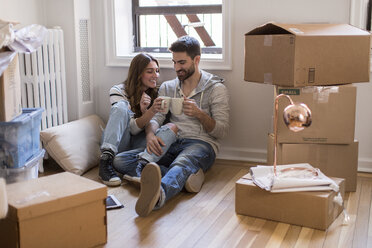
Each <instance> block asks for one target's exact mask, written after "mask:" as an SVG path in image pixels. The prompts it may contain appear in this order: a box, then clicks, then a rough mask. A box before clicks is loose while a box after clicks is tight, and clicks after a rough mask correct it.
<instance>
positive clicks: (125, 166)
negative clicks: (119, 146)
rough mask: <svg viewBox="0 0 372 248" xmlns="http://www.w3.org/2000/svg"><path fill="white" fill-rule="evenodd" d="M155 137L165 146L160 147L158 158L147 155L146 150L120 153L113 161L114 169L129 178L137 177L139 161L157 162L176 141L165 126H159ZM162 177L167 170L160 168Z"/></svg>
mask: <svg viewBox="0 0 372 248" xmlns="http://www.w3.org/2000/svg"><path fill="white" fill-rule="evenodd" d="M155 135H156V136H157V137H159V138H161V139H162V141H163V142H164V143H165V146H163V147H162V154H161V155H160V156H157V155H155V154H154V153H151V154H149V153H148V152H147V149H143V148H138V149H134V150H132V151H127V152H122V153H119V154H117V155H116V157H115V160H114V167H115V169H116V170H117V171H118V172H120V173H122V174H123V175H124V174H127V175H129V176H137V173H136V168H137V165H138V161H139V160H140V159H145V160H146V161H147V162H158V161H159V160H160V159H161V157H162V156H163V155H164V154H165V153H166V152H167V151H168V149H169V147H170V146H171V145H172V144H173V142H175V141H176V138H177V137H176V134H175V133H174V132H173V131H172V129H170V128H169V127H168V126H167V125H164V126H161V127H160V128H158V130H156V133H155ZM160 168H161V171H162V175H165V173H166V172H167V168H165V167H163V166H161V167H160Z"/></svg>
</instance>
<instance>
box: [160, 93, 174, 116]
mask: <svg viewBox="0 0 372 248" xmlns="http://www.w3.org/2000/svg"><path fill="white" fill-rule="evenodd" d="M160 98H161V99H162V101H161V108H162V110H161V111H160V113H162V114H167V113H168V111H169V106H170V102H171V99H172V98H171V97H169V96H161V97H160Z"/></svg>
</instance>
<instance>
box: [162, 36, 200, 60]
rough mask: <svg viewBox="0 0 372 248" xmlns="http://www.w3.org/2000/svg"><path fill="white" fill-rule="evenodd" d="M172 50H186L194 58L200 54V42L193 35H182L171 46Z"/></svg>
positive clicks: (170, 49)
mask: <svg viewBox="0 0 372 248" xmlns="http://www.w3.org/2000/svg"><path fill="white" fill-rule="evenodd" d="M169 51H171V52H186V53H187V55H188V56H190V57H191V58H192V59H194V58H195V56H197V55H200V43H199V41H198V40H197V39H195V38H194V37H191V36H182V37H180V38H179V39H178V40H176V41H175V42H173V43H172V45H171V46H170V47H169Z"/></svg>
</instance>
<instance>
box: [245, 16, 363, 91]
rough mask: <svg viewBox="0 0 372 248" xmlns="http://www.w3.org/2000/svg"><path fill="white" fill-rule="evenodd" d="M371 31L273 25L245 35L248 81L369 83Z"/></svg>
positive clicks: (340, 26)
mask: <svg viewBox="0 0 372 248" xmlns="http://www.w3.org/2000/svg"><path fill="white" fill-rule="evenodd" d="M369 64H370V33H369V32H367V31H364V30H362V29H359V28H356V27H353V26H351V25H348V24H280V23H267V24H265V25H262V26H260V27H257V28H255V29H253V30H251V31H250V32H248V33H246V34H245V67H244V68H245V72H244V80H245V81H249V82H257V83H267V84H275V85H281V86H294V87H299V86H314V85H335V84H348V83H356V82H369V74H370V66H369Z"/></svg>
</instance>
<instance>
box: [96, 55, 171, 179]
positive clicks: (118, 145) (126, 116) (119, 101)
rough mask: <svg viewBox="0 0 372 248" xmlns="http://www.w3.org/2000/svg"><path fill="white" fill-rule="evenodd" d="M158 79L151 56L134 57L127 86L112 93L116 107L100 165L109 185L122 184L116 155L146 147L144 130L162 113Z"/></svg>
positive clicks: (155, 66)
mask: <svg viewBox="0 0 372 248" xmlns="http://www.w3.org/2000/svg"><path fill="white" fill-rule="evenodd" d="M158 77H159V63H158V61H157V60H156V59H155V58H154V57H152V56H151V55H150V54H146V53H140V54H138V55H136V56H135V57H134V58H133V60H132V62H131V64H130V67H129V71H128V77H127V79H126V80H125V81H124V83H122V84H119V85H115V86H113V87H112V88H111V90H110V101H111V105H112V107H111V111H110V117H109V120H108V122H107V125H106V128H105V131H104V134H103V138H102V145H101V152H102V154H101V158H100V165H99V177H100V179H101V180H102V182H103V183H104V184H106V185H108V186H119V185H120V184H121V179H120V178H119V177H118V176H117V174H116V173H115V171H114V169H113V160H114V158H115V156H116V154H117V153H120V152H123V151H127V150H131V149H136V148H139V149H144V148H145V147H146V136H145V132H144V127H145V126H146V125H147V124H148V123H149V121H150V120H151V118H152V117H153V116H154V115H155V114H156V113H157V112H159V111H160V110H161V102H162V99H161V98H156V97H157V89H156V85H157V80H158ZM168 127H169V128H167V132H169V131H171V130H172V131H173V133H176V132H177V127H176V126H175V125H172V124H168ZM172 135H175V134H172ZM134 170H135V168H134Z"/></svg>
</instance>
